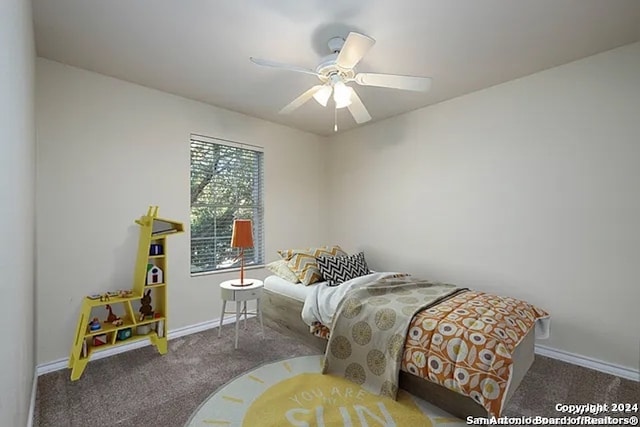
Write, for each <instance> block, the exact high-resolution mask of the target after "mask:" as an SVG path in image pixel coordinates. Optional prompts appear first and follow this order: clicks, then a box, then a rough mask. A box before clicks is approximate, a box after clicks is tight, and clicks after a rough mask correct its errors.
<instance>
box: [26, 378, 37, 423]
mask: <svg viewBox="0 0 640 427" xmlns="http://www.w3.org/2000/svg"><path fill="white" fill-rule="evenodd" d="M37 391H38V370H37V369H34V371H33V384H31V402H29V415H28V417H29V418H27V427H32V426H33V417H34V416H35V414H36V393H37Z"/></svg>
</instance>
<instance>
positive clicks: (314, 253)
mask: <svg viewBox="0 0 640 427" xmlns="http://www.w3.org/2000/svg"><path fill="white" fill-rule="evenodd" d="M278 254H280V256H281V257H282V258H284V259H286V260H287V266H288V267H289V268H290V269H291V271H293V272H294V273H295V275H296V276H298V279H300V282H302V284H303V285H305V286H306V285H310V284H312V283H316V282H319V281H321V280H322V274H320V270H319V269H318V264H317V263H316V257H323V256H325V257H330V256H346V255H347V253H346V252H345V251H343V250H342V249H341V248H340V246H337V245H336V246H323V247H320V248H309V249H289V250H285V251H278Z"/></svg>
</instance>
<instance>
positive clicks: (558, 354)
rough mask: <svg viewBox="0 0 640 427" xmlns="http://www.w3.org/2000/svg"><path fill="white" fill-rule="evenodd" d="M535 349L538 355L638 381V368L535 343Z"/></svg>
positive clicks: (639, 374)
mask: <svg viewBox="0 0 640 427" xmlns="http://www.w3.org/2000/svg"><path fill="white" fill-rule="evenodd" d="M535 351H536V354H539V355H540V356H545V357H549V358H551V359H557V360H562V361H563V362H567V363H571V364H572V365H578V366H582V367H584V368H589V369H593V370H595V371H600V372H604V373H605V374H611V375H615V376H617V377H622V378H626V379H628V380H631V381H640V370H637V369H631V368H627V367H626V366H620V365H616V364H614V363H609V362H604V361H602V360H597V359H592V358H591V357H586V356H582V355H580V354H575V353H569V352H568V351H564V350H557V349H555V348H551V347H546V346H543V345H538V344H536V350H535Z"/></svg>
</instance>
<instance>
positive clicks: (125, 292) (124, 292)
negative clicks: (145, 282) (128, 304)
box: [118, 289, 133, 298]
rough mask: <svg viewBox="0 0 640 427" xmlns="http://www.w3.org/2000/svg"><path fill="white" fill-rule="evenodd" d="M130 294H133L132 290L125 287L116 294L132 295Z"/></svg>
mask: <svg viewBox="0 0 640 427" xmlns="http://www.w3.org/2000/svg"><path fill="white" fill-rule="evenodd" d="M132 295H133V291H132V290H125V289H122V290H119V291H118V296H119V297H120V298H129V297H130V296H132Z"/></svg>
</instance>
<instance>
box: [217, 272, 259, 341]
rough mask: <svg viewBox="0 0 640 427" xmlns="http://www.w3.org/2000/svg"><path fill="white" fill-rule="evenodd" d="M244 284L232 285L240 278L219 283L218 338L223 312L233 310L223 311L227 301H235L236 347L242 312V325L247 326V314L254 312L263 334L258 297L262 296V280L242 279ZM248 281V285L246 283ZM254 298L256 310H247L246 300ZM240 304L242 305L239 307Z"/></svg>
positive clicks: (238, 281)
mask: <svg viewBox="0 0 640 427" xmlns="http://www.w3.org/2000/svg"><path fill="white" fill-rule="evenodd" d="M244 282H245V286H233V285H234V284H235V285H237V284H238V283H240V279H233V280H227V281H224V282H222V283H220V296H221V297H222V313H221V314H220V326H219V327H218V338H219V337H220V334H221V332H222V320H223V319H224V315H225V314H232V313H234V312H227V311H225V310H226V308H227V301H235V302H236V311H235V314H236V343H235V348H238V326H239V325H240V318H241V316H242V314H244V327H245V329H246V328H247V314H255V315H256V316H258V318H259V319H260V330H261V331H262V335H263V336H264V325H263V324H262V310H261V309H260V298H261V297H262V289H264V285H263V283H262V280H258V279H247V278H246V277H245V279H244ZM246 283H250V285H246ZM251 300H256V311H255V312H250V313H249V312H247V301H251ZM241 305H242V307H241Z"/></svg>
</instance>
